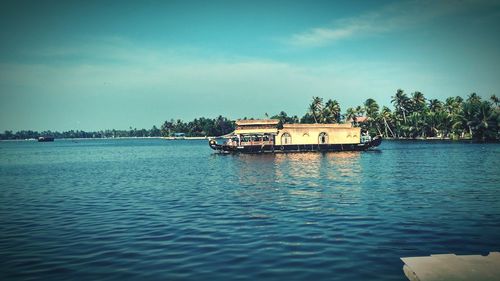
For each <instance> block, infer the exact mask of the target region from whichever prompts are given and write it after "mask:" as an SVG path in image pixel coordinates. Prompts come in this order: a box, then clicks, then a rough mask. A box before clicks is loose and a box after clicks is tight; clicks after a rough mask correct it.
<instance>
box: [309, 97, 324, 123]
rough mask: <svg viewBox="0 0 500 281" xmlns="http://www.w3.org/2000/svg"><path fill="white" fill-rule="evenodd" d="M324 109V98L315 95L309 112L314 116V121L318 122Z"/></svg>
mask: <svg viewBox="0 0 500 281" xmlns="http://www.w3.org/2000/svg"><path fill="white" fill-rule="evenodd" d="M322 109H323V99H322V98H320V97H314V96H313V99H312V102H311V104H310V105H309V112H310V113H311V114H312V116H313V117H314V122H315V123H318V120H321V111H322Z"/></svg>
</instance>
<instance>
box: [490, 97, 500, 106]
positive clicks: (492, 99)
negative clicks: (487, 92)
mask: <svg viewBox="0 0 500 281" xmlns="http://www.w3.org/2000/svg"><path fill="white" fill-rule="evenodd" d="M490 100H491V102H492V103H493V105H495V107H498V103H499V100H498V97H497V96H496V95H491V96H490Z"/></svg>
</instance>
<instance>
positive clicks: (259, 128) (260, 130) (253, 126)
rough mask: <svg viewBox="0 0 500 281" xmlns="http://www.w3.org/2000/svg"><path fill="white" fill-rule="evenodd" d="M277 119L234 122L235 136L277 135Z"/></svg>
mask: <svg viewBox="0 0 500 281" xmlns="http://www.w3.org/2000/svg"><path fill="white" fill-rule="evenodd" d="M279 122H280V121H279V120H277V119H259V120H238V121H236V130H235V131H234V133H235V134H236V135H242V134H257V135H262V134H273V135H277V134H278V123H279Z"/></svg>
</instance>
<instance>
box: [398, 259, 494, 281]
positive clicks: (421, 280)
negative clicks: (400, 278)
mask: <svg viewBox="0 0 500 281" xmlns="http://www.w3.org/2000/svg"><path fill="white" fill-rule="evenodd" d="M401 260H402V261H403V262H404V263H405V265H404V266H403V271H404V273H405V275H406V277H408V279H409V280H410V281H448V280H449V281H452V280H453V281H462V280H474V281H500V252H491V253H490V254H489V255H487V256H481V255H464V256H457V255H455V254H445V255H431V256H428V257H406V258H401Z"/></svg>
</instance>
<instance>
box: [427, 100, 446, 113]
mask: <svg viewBox="0 0 500 281" xmlns="http://www.w3.org/2000/svg"><path fill="white" fill-rule="evenodd" d="M442 108H443V103H442V102H441V101H440V100H438V99H431V100H429V110H430V111H431V112H438V111H440V110H441V109H442Z"/></svg>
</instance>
